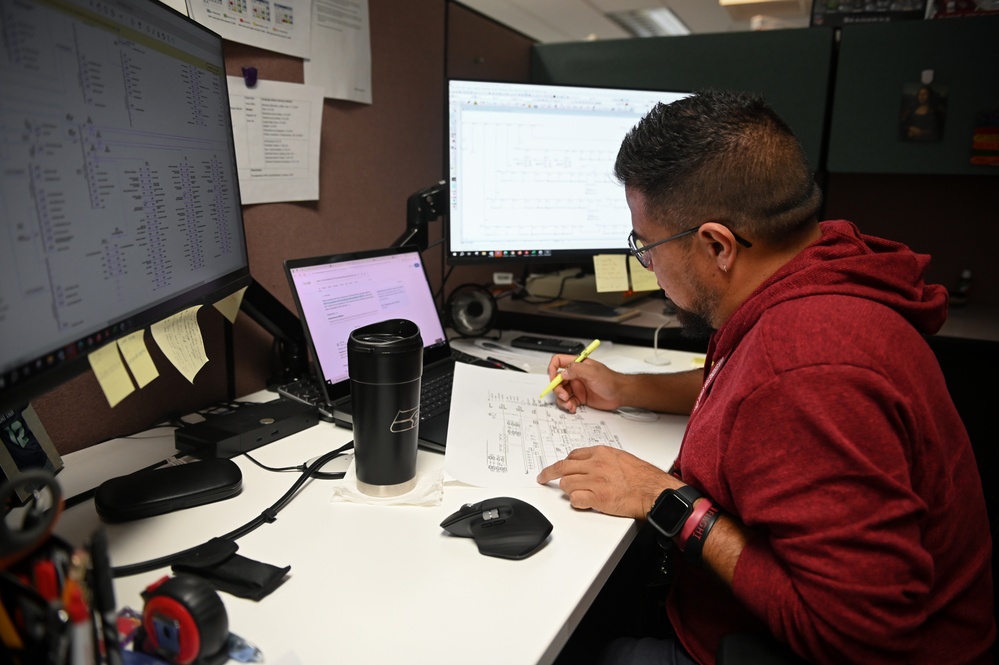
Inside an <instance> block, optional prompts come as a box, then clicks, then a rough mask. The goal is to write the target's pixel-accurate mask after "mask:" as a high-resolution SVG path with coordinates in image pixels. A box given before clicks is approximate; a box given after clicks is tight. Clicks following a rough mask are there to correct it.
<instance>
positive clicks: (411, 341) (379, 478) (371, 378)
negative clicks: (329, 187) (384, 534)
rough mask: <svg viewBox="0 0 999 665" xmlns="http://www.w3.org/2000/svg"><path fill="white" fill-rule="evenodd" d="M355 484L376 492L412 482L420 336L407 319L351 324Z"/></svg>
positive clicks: (400, 489)
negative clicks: (356, 327)
mask: <svg viewBox="0 0 999 665" xmlns="http://www.w3.org/2000/svg"><path fill="white" fill-rule="evenodd" d="M347 372H348V374H349V375H350V394H351V402H352V404H353V417H354V469H355V472H356V474H357V488H358V490H360V491H361V492H363V493H364V494H367V495H369V496H375V497H388V496H399V495H402V494H405V493H406V492H409V491H410V490H412V489H413V488H414V487H415V486H416V451H417V447H418V444H419V431H420V430H419V428H420V382H421V380H422V377H423V338H422V337H421V336H420V328H419V327H418V326H417V325H416V324H415V323H413V322H412V321H408V320H406V319H390V320H387V321H382V322H380V323H374V324H371V325H368V326H364V327H362V328H358V329H357V330H354V331H353V332H352V333H351V334H350V338H349V339H348V340H347Z"/></svg>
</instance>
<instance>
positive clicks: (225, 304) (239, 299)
mask: <svg viewBox="0 0 999 665" xmlns="http://www.w3.org/2000/svg"><path fill="white" fill-rule="evenodd" d="M244 294H246V287H245V286H244V287H243V288H241V289H240V290H239V291H236V293H233V294H232V295H229V296H226V297H225V298H223V299H222V300H220V301H218V302H217V303H215V309H217V310H218V311H220V312H222V316H224V317H225V318H227V319H229V323H236V315H237V314H239V306H240V305H242V304H243V295H244Z"/></svg>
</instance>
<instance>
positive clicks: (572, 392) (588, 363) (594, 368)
mask: <svg viewBox="0 0 999 665" xmlns="http://www.w3.org/2000/svg"><path fill="white" fill-rule="evenodd" d="M559 370H561V371H562V383H560V384H559V385H558V386H556V387H555V390H554V391H553V392H554V394H555V400H556V402H557V404H558V406H559V407H560V408H562V409H565V410H566V411H568V412H569V413H575V412H576V409H577V408H578V407H580V406H582V405H583V404H586V405H587V406H590V407H592V408H594V409H601V410H603V411H611V410H613V409H616V408H618V407H619V406H621V401H620V397H619V394H620V392H621V386H620V385H619V384H620V381H621V378H622V377H623V375H622V374H619V373H618V372H615V371H614V370H612V369H610V368H609V367H607V365H604V364H603V363H602V362H599V361H597V360H593V359H592V358H587V359H586V360H584V361H583V362H580V363H577V362H576V356H571V355H566V354H564V353H560V354H556V355H554V356H552V359H551V361H550V362H549V363H548V378H549V380H551V379H554V378H555V377H556V376H558V374H559Z"/></svg>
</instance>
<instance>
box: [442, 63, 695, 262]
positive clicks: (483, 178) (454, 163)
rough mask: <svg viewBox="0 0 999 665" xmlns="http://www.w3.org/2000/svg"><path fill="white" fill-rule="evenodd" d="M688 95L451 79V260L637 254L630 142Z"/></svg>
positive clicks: (565, 258)
mask: <svg viewBox="0 0 999 665" xmlns="http://www.w3.org/2000/svg"><path fill="white" fill-rule="evenodd" d="M688 94H689V93H687V92H676V91H673V92H663V91H649V90H627V89H616V88H598V87H583V86H562V85H545V84H534V83H506V82H484V81H466V80H452V81H450V82H449V84H448V144H449V145H448V152H449V171H450V172H449V174H448V182H449V197H450V201H449V216H448V231H447V240H448V260H449V262H450V263H452V264H458V263H482V262H488V261H492V260H496V259H499V260H503V261H507V260H523V259H527V260H534V259H541V260H556V261H572V260H579V259H583V258H588V257H589V256H592V255H593V254H598V253H604V252H617V253H623V252H625V251H627V238H628V233H629V232H630V231H631V214H630V212H629V210H628V205H627V202H626V201H625V197H624V188H623V187H622V186H621V185H620V184H619V183H618V182H617V180H616V179H615V177H614V175H613V169H614V160H615V159H616V157H617V152H618V149H619V148H620V147H621V141H622V139H623V138H624V136H625V134H627V132H628V130H630V129H631V128H632V127H634V126H635V124H636V123H637V122H638V121H639V120H641V119H642V117H644V116H645V115H646V113H648V111H649V110H650V109H651V108H652V107H653V106H655V105H656V103H658V102H663V103H667V104H668V103H670V102H673V101H676V100H677V99H681V98H682V97H685V96H687V95H688Z"/></svg>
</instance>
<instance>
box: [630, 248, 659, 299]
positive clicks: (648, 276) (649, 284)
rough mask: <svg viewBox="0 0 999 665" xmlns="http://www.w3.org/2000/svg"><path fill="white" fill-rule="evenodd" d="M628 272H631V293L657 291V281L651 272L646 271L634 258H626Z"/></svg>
mask: <svg viewBox="0 0 999 665" xmlns="http://www.w3.org/2000/svg"><path fill="white" fill-rule="evenodd" d="M628 270H629V272H631V290H632V291H658V290H659V280H657V279H656V274H655V273H654V272H652V271H651V270H646V269H645V268H643V267H642V264H641V263H639V262H638V259H636V258H635V257H634V256H629V257H628Z"/></svg>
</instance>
